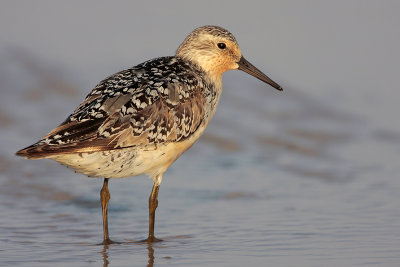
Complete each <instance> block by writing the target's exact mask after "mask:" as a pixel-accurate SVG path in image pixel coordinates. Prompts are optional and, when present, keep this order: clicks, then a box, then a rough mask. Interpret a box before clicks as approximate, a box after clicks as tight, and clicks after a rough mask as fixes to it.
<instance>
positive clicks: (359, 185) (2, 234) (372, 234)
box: [0, 0, 400, 266]
mask: <svg viewBox="0 0 400 267" xmlns="http://www.w3.org/2000/svg"><path fill="white" fill-rule="evenodd" d="M399 13H400V3H399V2H398V1H390V0H386V1H367V0H365V1H362V0H359V1H356V0H352V1H342V0H341V1H304V0H302V1H197V2H189V1H159V2H146V3H144V2H143V1H140V2H139V1H62V2H61V1H7V0H5V1H1V3H0V96H1V97H0V134H1V139H0V192H1V194H0V203H1V206H0V214H2V216H1V218H0V243H1V245H0V247H1V249H0V255H1V256H0V258H1V261H0V265H4V266H55V265H57V266H99V265H103V266H146V265H147V266H153V264H154V265H155V266H164V265H168V266H175V265H176V266H178V265H179V266H182V265H185V266H205V265H207V266H244V265H249V266H257V265H258V266H267V265H272V266H339V265H342V266H350V265H379V266H395V265H396V264H398V262H399V260H400V249H399V248H400V230H399V229H400V209H399V207H400V205H399V204H400V195H399V191H400V179H399V173H400V164H399V156H400V123H399V114H400V113H399V111H400V108H399V104H398V102H399V99H400V91H399V86H398V77H399V70H400V63H399V62H400V53H399V47H400V32H399V25H400V16H399ZM206 24H211V25H219V26H222V27H224V28H226V29H228V30H230V31H231V32H232V33H233V34H234V35H235V36H236V38H237V40H238V42H239V44H240V46H241V50H242V52H243V55H244V56H245V57H246V58H247V59H248V60H249V61H250V62H252V63H253V64H254V65H255V66H257V67H258V68H259V69H261V70H263V71H264V72H265V73H266V74H267V75H268V76H269V77H271V78H272V79H273V80H274V81H276V82H277V83H279V84H280V85H281V86H282V87H283V88H284V89H285V90H284V91H283V92H278V91H276V90H274V89H273V88H271V87H268V86H266V85H265V84H263V83H262V82H260V81H258V80H257V79H255V78H253V77H251V76H249V75H247V74H245V73H243V72H239V71H230V72H228V73H226V74H224V91H223V94H222V97H221V102H220V104H219V107H218V111H217V113H216V115H215V117H214V119H213V121H212V123H211V124H210V125H209V127H208V129H207V131H206V134H205V135H204V136H203V137H202V138H201V139H200V141H199V142H198V143H196V144H195V145H194V146H193V147H192V148H191V149H190V150H189V151H188V152H186V153H185V154H184V155H183V156H182V157H181V158H180V159H179V160H178V161H177V162H176V163H175V164H174V165H173V166H172V167H171V168H170V169H169V170H168V171H167V173H166V174H165V176H164V181H163V183H162V186H161V189H160V195H159V201H160V204H159V208H158V210H157V220H156V221H157V223H156V233H157V236H158V237H159V238H162V239H164V240H165V242H161V243H157V244H154V245H153V246H147V245H140V244H136V243H132V242H131V241H133V240H140V239H143V238H144V237H145V236H146V234H147V199H148V195H149V194H150V191H151V186H152V182H151V180H149V179H147V178H146V177H144V176H143V177H136V178H132V179H119V180H111V182H110V192H111V198H112V199H111V201H110V208H109V226H110V232H111V238H112V239H115V240H117V241H121V242H123V243H122V244H121V245H115V246H110V247H109V248H104V247H102V246H97V245H95V244H97V243H99V242H101V238H102V226H101V209H100V204H99V191H100V188H101V185H102V180H101V179H88V178H86V177H84V176H83V175H80V174H74V173H73V171H71V170H69V169H67V168H65V167H63V166H60V165H58V164H57V163H55V162H52V161H50V160H40V161H28V160H24V159H22V158H16V157H15V156H14V153H15V152H16V151H17V150H19V149H21V148H23V147H25V146H27V145H30V144H32V143H34V142H36V141H37V140H39V139H40V138H41V137H43V136H44V135H45V134H47V133H48V132H49V131H50V130H51V129H53V128H54V127H55V126H57V125H58V124H59V123H61V122H62V121H63V120H64V119H65V118H66V117H67V116H68V115H69V114H70V113H71V112H72V111H73V110H74V109H75V108H76V107H77V106H78V105H79V103H80V102H81V101H82V100H83V98H84V97H85V96H86V95H87V94H88V93H89V92H90V90H91V89H92V88H93V87H94V86H95V85H96V84H97V83H98V82H99V81H101V80H102V79H104V78H105V77H107V76H109V75H110V74H113V73H115V72H117V71H120V70H122V69H125V68H129V67H131V66H133V65H136V64H139V63H141V62H143V61H145V60H148V59H150V58H155V57H160V56H167V55H173V54H174V52H175V49H176V48H177V47H178V45H179V44H180V43H181V42H182V41H183V39H184V38H185V37H186V35H187V34H188V33H189V32H191V31H192V30H193V29H194V28H196V27H198V26H202V25H206Z"/></svg>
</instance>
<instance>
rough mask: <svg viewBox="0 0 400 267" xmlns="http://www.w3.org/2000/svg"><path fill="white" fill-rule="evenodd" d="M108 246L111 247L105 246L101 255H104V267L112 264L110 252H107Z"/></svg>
mask: <svg viewBox="0 0 400 267" xmlns="http://www.w3.org/2000/svg"><path fill="white" fill-rule="evenodd" d="M108 246H109V245H104V247H103V250H102V252H101V254H102V255H103V267H107V266H108V264H109V263H110V262H109V261H108V252H107V250H108Z"/></svg>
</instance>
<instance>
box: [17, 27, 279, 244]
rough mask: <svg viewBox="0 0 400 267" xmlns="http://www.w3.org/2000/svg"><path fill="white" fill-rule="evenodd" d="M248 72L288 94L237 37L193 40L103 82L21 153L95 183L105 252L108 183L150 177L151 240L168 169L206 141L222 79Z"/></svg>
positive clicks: (201, 34) (212, 31)
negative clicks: (248, 55)
mask: <svg viewBox="0 0 400 267" xmlns="http://www.w3.org/2000/svg"><path fill="white" fill-rule="evenodd" d="M233 69H239V70H243V71H245V72H247V73H249V74H251V75H253V76H255V77H257V78H258V79H260V80H262V81H264V82H266V83H268V84H270V85H271V86H273V87H274V88H276V89H278V90H282V88H281V87H280V86H279V85H278V84H276V83H275V82H273V81H272V80H271V79H270V78H268V77H267V76H266V75H265V74H264V73H262V72H261V71H260V70H258V69H257V68H256V67H254V66H253V65H252V64H250V63H249V62H248V61H247V60H245V59H244V57H243V56H242V54H241V51H240V48H239V45H238V44H237V42H236V39H235V37H234V36H233V35H232V34H231V33H230V32H228V31H227V30H225V29H223V28H221V27H218V26H203V27H200V28H197V29H195V30H194V31H193V32H191V33H190V34H189V35H188V36H187V37H186V39H185V40H184V41H183V43H182V44H181V45H180V46H179V47H178V49H177V51H176V55H175V56H171V57H161V58H156V59H153V60H149V61H147V62H144V63H142V64H139V65H137V66H135V67H132V68H130V69H127V70H124V71H121V72H118V73H116V74H114V75H111V76H110V77H108V78H107V79H105V80H103V81H102V82H100V83H99V84H98V85H97V86H96V87H95V88H94V89H93V90H92V92H91V93H90V94H89V95H88V96H87V97H86V99H85V100H84V101H83V102H82V104H80V105H79V106H78V108H77V109H76V110H75V111H74V112H73V113H72V114H71V115H70V116H69V117H68V118H67V119H66V120H65V121H64V122H63V123H62V124H61V125H60V126H58V127H57V128H55V129H54V130H52V131H51V132H50V133H49V134H47V135H46V136H45V137H44V138H42V139H41V140H40V141H38V142H37V143H35V144H33V145H31V146H29V147H27V148H25V149H22V150H20V151H18V152H17V155H18V156H23V157H26V158H29V159H41V158H50V159H53V160H55V161H57V162H60V163H61V164H64V165H66V166H68V167H71V168H73V169H75V170H76V171H77V172H81V173H83V174H86V175H88V176H92V177H105V178H104V184H103V188H102V190H101V193H100V195H101V205H102V212H103V233H104V241H103V244H105V245H106V244H110V243H112V241H111V240H110V238H109V233H108V217H107V207H108V201H109V199H110V194H109V191H108V180H109V178H120V177H128V176H136V175H139V174H148V175H149V176H150V177H152V178H153V180H154V184H153V190H152V193H151V195H150V198H149V236H148V238H147V239H146V241H147V242H153V241H157V240H158V239H156V238H155V236H154V221H155V210H156V208H157V205H158V200H157V196H158V190H159V186H160V184H161V181H162V177H163V174H164V172H165V171H166V170H167V168H168V167H169V166H170V165H171V164H172V163H173V162H174V161H175V160H176V159H177V158H178V157H179V156H180V155H181V154H182V153H184V152H185V151H186V150H187V149H189V148H190V147H191V146H192V145H193V144H194V142H195V141H196V140H197V139H198V138H199V137H200V136H201V135H202V134H203V132H204V130H205V129H206V127H207V125H208V123H209V122H210V120H211V118H212V117H213V115H214V113H215V111H216V108H217V105H218V101H219V97H220V95H221V92H222V74H223V73H224V72H225V71H227V70H233Z"/></svg>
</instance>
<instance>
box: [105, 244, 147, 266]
mask: <svg viewBox="0 0 400 267" xmlns="http://www.w3.org/2000/svg"><path fill="white" fill-rule="evenodd" d="M108 248H109V245H104V247H103V250H102V251H101V254H102V256H103V267H107V266H108V264H109V263H110V261H109V260H108ZM147 250H148V254H147V255H148V256H149V260H148V263H147V267H153V265H154V249H153V244H152V243H148V244H147Z"/></svg>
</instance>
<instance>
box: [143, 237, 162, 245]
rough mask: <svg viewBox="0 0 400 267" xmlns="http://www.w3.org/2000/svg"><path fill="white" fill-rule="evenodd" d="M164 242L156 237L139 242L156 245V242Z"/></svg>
mask: <svg viewBox="0 0 400 267" xmlns="http://www.w3.org/2000/svg"><path fill="white" fill-rule="evenodd" d="M162 241H164V240H162V239H158V238H156V237H155V236H149V237H148V238H146V239H143V240H140V241H139V242H140V243H155V242H162Z"/></svg>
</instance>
